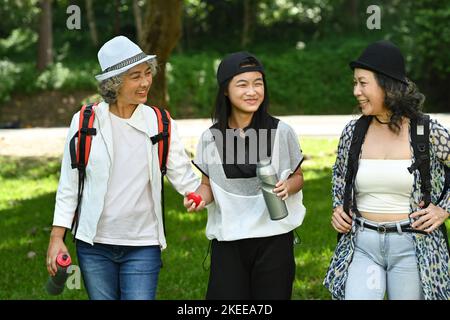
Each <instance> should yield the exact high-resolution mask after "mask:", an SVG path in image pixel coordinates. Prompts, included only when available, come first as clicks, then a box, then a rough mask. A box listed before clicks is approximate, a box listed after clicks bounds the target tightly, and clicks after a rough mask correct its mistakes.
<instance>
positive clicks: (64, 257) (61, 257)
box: [56, 253, 72, 267]
mask: <svg viewBox="0 0 450 320" xmlns="http://www.w3.org/2000/svg"><path fill="white" fill-rule="evenodd" d="M56 263H57V264H58V265H60V266H61V267H68V266H70V264H71V263H72V259H71V258H70V256H69V255H68V254H67V253H60V254H58V256H57V257H56Z"/></svg>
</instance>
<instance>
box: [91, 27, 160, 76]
mask: <svg viewBox="0 0 450 320" xmlns="http://www.w3.org/2000/svg"><path fill="white" fill-rule="evenodd" d="M97 56H98V62H99V63H100V67H101V68H102V73H100V74H98V75H96V76H95V78H96V79H97V81H103V80H105V79H108V78H111V77H114V76H116V75H118V74H120V73H122V72H125V71H127V70H128V69H130V68H133V67H134V66H136V65H138V64H140V63H142V62H144V61H147V60H150V59H154V58H155V57H156V56H155V55H147V54H145V53H144V52H143V51H142V50H141V48H139V46H138V45H137V44H135V43H134V42H133V41H131V40H130V39H128V38H127V37H124V36H118V37H114V38H112V39H111V40H109V41H108V42H106V43H105V44H104V45H103V46H102V47H101V48H100V50H98V55H97Z"/></svg>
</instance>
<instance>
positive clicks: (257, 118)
mask: <svg viewBox="0 0 450 320" xmlns="http://www.w3.org/2000/svg"><path fill="white" fill-rule="evenodd" d="M230 81H231V79H230V80H228V81H226V82H224V83H223V84H222V85H221V86H219V90H218V91H217V96H216V102H215V107H214V112H213V114H212V115H211V119H212V121H213V123H214V126H215V127H216V128H217V129H219V130H220V131H222V132H223V133H225V130H226V129H227V126H228V118H229V117H230V115H231V101H230V98H228V96H226V95H225V93H226V92H228V86H229V84H230ZM263 82H264V100H263V102H262V103H261V105H260V106H259V108H258V110H257V111H256V112H255V113H254V114H253V117H252V121H251V122H250V126H249V127H250V128H253V129H262V128H268V126H269V124H268V119H269V118H270V115H269V113H268V109H269V94H268V90H267V83H266V78H265V77H264V75H263Z"/></svg>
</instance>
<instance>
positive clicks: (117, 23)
mask: <svg viewBox="0 0 450 320" xmlns="http://www.w3.org/2000/svg"><path fill="white" fill-rule="evenodd" d="M119 7H120V1H119V0H114V35H116V36H118V35H119V34H120V11H119Z"/></svg>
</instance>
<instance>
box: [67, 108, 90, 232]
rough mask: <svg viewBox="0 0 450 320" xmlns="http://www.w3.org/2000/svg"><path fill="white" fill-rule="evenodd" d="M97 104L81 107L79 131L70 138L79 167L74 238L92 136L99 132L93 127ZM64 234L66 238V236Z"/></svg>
mask: <svg viewBox="0 0 450 320" xmlns="http://www.w3.org/2000/svg"><path fill="white" fill-rule="evenodd" d="M95 105H96V104H88V105H84V106H83V107H81V111H80V121H79V125H78V131H77V132H76V133H75V135H74V136H73V137H72V139H71V140H70V144H69V147H70V158H71V165H72V169H75V168H76V169H78V197H77V207H76V209H75V215H74V218H73V221H72V227H71V229H72V232H73V239H75V235H76V233H77V229H78V220H79V216H80V205H81V198H82V196H83V189H84V178H85V176H86V166H87V164H88V161H89V154H90V151H91V144H92V136H95V135H96V134H97V130H96V129H95V128H93V126H94V119H95V111H94V106H95ZM65 236H66V235H65V234H64V238H65Z"/></svg>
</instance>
